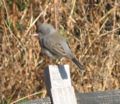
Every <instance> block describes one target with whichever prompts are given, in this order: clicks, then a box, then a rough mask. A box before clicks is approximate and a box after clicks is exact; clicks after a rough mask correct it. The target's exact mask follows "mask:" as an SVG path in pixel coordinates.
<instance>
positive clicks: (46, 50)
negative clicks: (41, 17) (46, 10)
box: [34, 22, 84, 70]
mask: <svg viewBox="0 0 120 104" xmlns="http://www.w3.org/2000/svg"><path fill="white" fill-rule="evenodd" d="M34 35H35V36H37V37H38V39H39V43H40V46H41V52H42V53H43V54H45V55H47V56H49V57H50V58H52V59H58V58H61V57H67V58H69V59H71V60H72V61H73V62H74V63H75V64H76V65H77V66H78V67H79V69H80V70H84V68H83V65H81V64H80V62H79V61H78V60H77V59H76V58H75V56H74V54H73V53H72V52H71V50H70V48H69V46H68V44H67V42H66V40H65V38H64V37H62V36H61V35H60V34H59V33H58V32H57V30H56V29H55V28H54V27H53V26H52V25H50V24H47V23H43V24H42V23H40V22H37V23H36V34H34Z"/></svg>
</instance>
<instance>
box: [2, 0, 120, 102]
mask: <svg viewBox="0 0 120 104" xmlns="http://www.w3.org/2000/svg"><path fill="white" fill-rule="evenodd" d="M38 18H39V20H40V21H41V22H48V23H51V24H53V25H54V26H55V27H56V28H57V29H60V32H61V33H62V34H63V35H64V36H65V37H67V39H68V42H69V44H70V47H71V49H72V51H73V52H74V53H75V55H76V57H77V58H78V59H79V60H80V61H81V62H82V63H83V64H84V66H85V67H86V72H85V75H84V76H81V75H80V74H79V73H78V71H77V70H76V69H77V67H76V66H75V65H74V64H72V62H70V61H69V60H67V59H64V61H63V63H66V64H67V63H71V64H70V67H71V75H72V81H73V86H74V87H75V89H76V90H78V91H81V92H92V91H104V90H111V89H119V88H120V1H119V0H51V1H49V0H31V1H29V0H22V1H21V0H1V1H0V85H1V86H0V99H1V102H2V103H5V102H6V103H10V102H12V101H15V100H17V99H21V98H22V97H25V96H27V97H26V98H27V99H32V98H37V97H39V98H40V97H45V91H44V89H45V85H44V81H43V79H44V77H43V70H44V68H45V66H47V65H48V58H46V59H45V60H44V61H43V56H39V53H40V48H39V44H38V41H37V40H36V39H34V38H33V37H32V34H33V33H34V32H35V25H34V23H35V21H37V20H38ZM39 61H40V62H41V63H40V65H39V66H38V67H36V65H37V63H38V62H39ZM37 92H40V93H37ZM29 95H33V96H29Z"/></svg>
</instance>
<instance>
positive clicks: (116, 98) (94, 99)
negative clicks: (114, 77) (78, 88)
mask: <svg viewBox="0 0 120 104" xmlns="http://www.w3.org/2000/svg"><path fill="white" fill-rule="evenodd" d="M76 95H77V102H78V104H120V90H113V91H100V92H94V93H93V92H91V93H77V94H76Z"/></svg>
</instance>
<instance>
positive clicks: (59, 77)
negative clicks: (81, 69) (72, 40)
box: [45, 65, 77, 104]
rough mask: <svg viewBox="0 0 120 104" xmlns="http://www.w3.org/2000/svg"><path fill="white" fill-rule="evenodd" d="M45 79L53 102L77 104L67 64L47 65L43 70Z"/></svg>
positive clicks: (56, 103)
mask: <svg viewBox="0 0 120 104" xmlns="http://www.w3.org/2000/svg"><path fill="white" fill-rule="evenodd" d="M45 79H46V87H47V91H48V95H49V96H50V97H51V100H52V102H53V104H77V101H76V97H75V93H74V89H73V87H72V85H71V78H70V71H69V66H68V65H64V66H62V65H59V66H56V65H49V67H48V68H47V69H46V71H45Z"/></svg>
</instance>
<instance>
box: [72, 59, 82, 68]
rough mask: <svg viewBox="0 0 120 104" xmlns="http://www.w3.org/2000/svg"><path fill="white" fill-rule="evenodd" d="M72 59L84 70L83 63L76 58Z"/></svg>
mask: <svg viewBox="0 0 120 104" xmlns="http://www.w3.org/2000/svg"><path fill="white" fill-rule="evenodd" d="M72 61H73V62H74V63H75V64H76V65H77V66H78V68H79V69H80V70H84V67H83V65H82V64H81V63H80V62H79V61H78V60H77V59H76V58H72Z"/></svg>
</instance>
